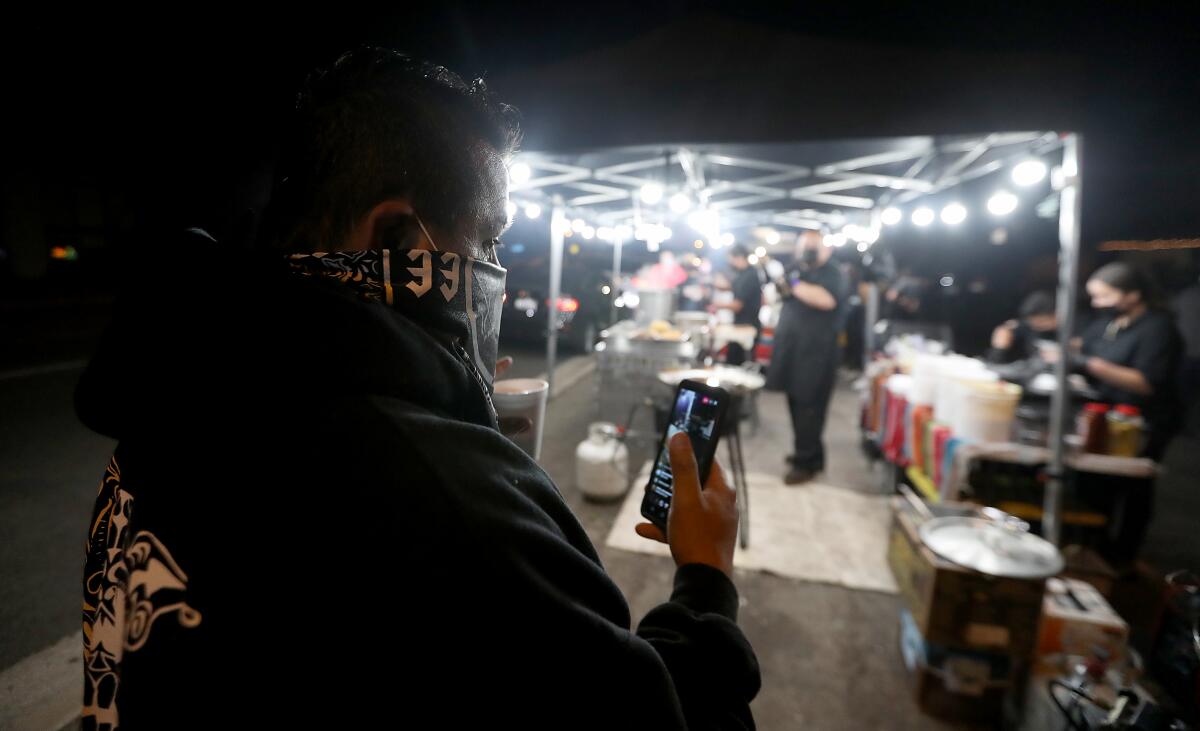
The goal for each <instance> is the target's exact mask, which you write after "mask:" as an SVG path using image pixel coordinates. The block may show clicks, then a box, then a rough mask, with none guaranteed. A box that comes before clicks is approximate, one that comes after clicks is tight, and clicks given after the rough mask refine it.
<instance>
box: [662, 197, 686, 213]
mask: <svg viewBox="0 0 1200 731" xmlns="http://www.w3.org/2000/svg"><path fill="white" fill-rule="evenodd" d="M667 205H668V206H670V207H671V212H672V213H687V212H688V211H690V210H691V209H692V199H691V198H688V197H687V194H686V193H676V194H675V195H673V196H671V199H670V200H669V201H667Z"/></svg>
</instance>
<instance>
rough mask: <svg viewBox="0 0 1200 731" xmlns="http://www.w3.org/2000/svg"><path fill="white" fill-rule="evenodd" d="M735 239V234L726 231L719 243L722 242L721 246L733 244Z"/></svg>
mask: <svg viewBox="0 0 1200 731" xmlns="http://www.w3.org/2000/svg"><path fill="white" fill-rule="evenodd" d="M733 240H734V239H733V234H732V233H730V232H728V231H726V232H725V233H723V234H721V238H720V240H719V242H718V243H720V244H721V246H733Z"/></svg>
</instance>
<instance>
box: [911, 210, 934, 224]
mask: <svg viewBox="0 0 1200 731" xmlns="http://www.w3.org/2000/svg"><path fill="white" fill-rule="evenodd" d="M933 218H934V215H933V209H932V208H923V207H922V208H918V209H917V210H915V211H913V212H912V222H913V225H914V226H928V225H929V224H931V223H933Z"/></svg>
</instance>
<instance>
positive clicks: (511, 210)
mask: <svg viewBox="0 0 1200 731" xmlns="http://www.w3.org/2000/svg"><path fill="white" fill-rule="evenodd" d="M504 212H505V213H507V214H508V222H509V223H512V220H513V216H515V215H517V204H516V203H513V202H512V201H509V202H507V203H505V204H504Z"/></svg>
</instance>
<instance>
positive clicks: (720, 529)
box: [636, 381, 738, 575]
mask: <svg viewBox="0 0 1200 731" xmlns="http://www.w3.org/2000/svg"><path fill="white" fill-rule="evenodd" d="M689 383H690V384H691V385H690V386H689V385H688V384H689ZM697 389H699V390H697ZM685 392H689V393H686V394H685ZM705 398H707V399H708V401H707V402H705V401H703V399H705ZM728 398H729V395H728V394H727V393H726V392H725V391H723V390H721V389H712V388H710V387H707V386H705V385H704V384H698V383H696V382H688V381H685V382H684V383H683V384H681V385H680V390H679V392H677V396H676V402H675V403H676V409H675V411H674V412H673V414H672V424H671V425H669V426H668V427H667V434H666V435H664V439H663V442H662V448H661V449H660V453H659V458H658V459H657V460H656V461H655V464H654V467H653V470H652V472H651V479H650V484H648V485H647V486H646V496H645V498H644V499H643V501H642V515H644V516H646V517H647V518H649V519H650V520H651V521H652V522H651V523H641V524H639V525H638V526H637V528H636V530H637V532H638V535H640V536H642V537H644V538H649V539H652V540H657V541H661V542H663V543H667V544H668V545H670V547H671V555H672V556H673V557H674V559H675V563H676V565H678V566H684V565H686V564H691V563H701V564H706V565H709V566H712V567H714V568H717V569H720V570H721V571H723V572H725V574H726V575H732V572H733V548H734V543H735V541H736V540H737V522H738V508H737V501H736V496H735V493H734V490H733V489H732V488H731V487H729V486H728V485H727V484H726V483H725V478H724V475H723V474H722V472H721V469H720V467H717V468H716V469H711V468H712V466H713V464H714V460H713V453H714V452H715V451H716V441H717V437H718V436H719V434H720V431H719V427H720V422H721V419H722V418H723V416H724V414H725V407H726V405H727V402H728ZM698 399H699V400H698ZM681 425H682V427H683V428H681ZM673 427H674V428H673ZM697 443H698V444H699V448H698V449H696V450H693V445H694V444H697ZM705 473H707V479H706V480H702V476H704V475H705ZM702 484H703V486H704V489H703V490H701V485H702ZM664 503H665V505H664Z"/></svg>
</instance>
